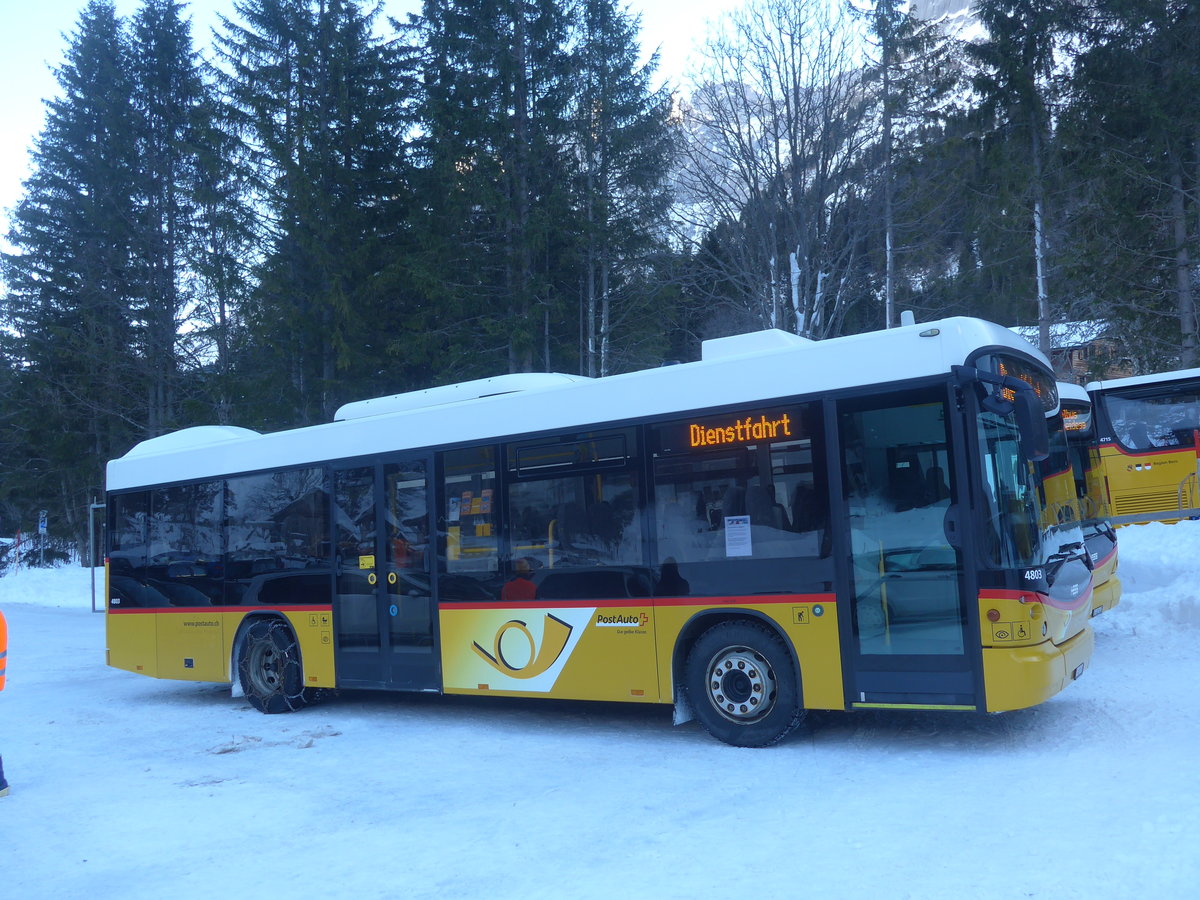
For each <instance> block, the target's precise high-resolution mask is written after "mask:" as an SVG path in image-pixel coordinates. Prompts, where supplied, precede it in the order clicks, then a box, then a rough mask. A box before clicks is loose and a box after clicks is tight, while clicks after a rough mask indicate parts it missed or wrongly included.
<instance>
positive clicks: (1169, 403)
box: [1100, 382, 1200, 453]
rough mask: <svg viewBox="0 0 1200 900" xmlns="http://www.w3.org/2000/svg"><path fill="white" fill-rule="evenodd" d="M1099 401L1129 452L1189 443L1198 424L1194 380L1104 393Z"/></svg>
mask: <svg viewBox="0 0 1200 900" xmlns="http://www.w3.org/2000/svg"><path fill="white" fill-rule="evenodd" d="M1100 402H1101V403H1103V404H1104V407H1105V410H1106V412H1107V413H1108V418H1109V421H1110V422H1112V428H1113V435H1114V437H1116V439H1117V440H1118V441H1119V442H1120V443H1121V445H1122V446H1123V447H1124V448H1125V449H1126V450H1128V451H1130V452H1132V453H1145V452H1149V451H1152V450H1160V449H1171V450H1179V449H1183V448H1186V447H1191V446H1193V443H1194V441H1193V438H1194V433H1195V429H1197V428H1200V416H1198V415H1197V410H1200V391H1198V390H1197V389H1196V386H1195V384H1194V382H1193V383H1191V384H1190V385H1188V386H1185V387H1181V388H1177V389H1172V388H1171V387H1170V386H1169V385H1159V386H1156V387H1154V388H1152V389H1150V390H1149V391H1148V390H1147V389H1145V388H1142V389H1140V390H1136V391H1129V392H1127V393H1125V392H1122V393H1111V394H1105V395H1103V396H1102V397H1101V399H1100Z"/></svg>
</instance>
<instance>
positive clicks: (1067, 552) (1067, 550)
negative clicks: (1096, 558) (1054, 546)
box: [1046, 541, 1092, 584]
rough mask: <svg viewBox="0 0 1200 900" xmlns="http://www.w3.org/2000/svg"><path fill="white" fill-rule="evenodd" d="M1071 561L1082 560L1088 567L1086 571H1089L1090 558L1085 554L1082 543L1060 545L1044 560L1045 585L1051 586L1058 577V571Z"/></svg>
mask: <svg viewBox="0 0 1200 900" xmlns="http://www.w3.org/2000/svg"><path fill="white" fill-rule="evenodd" d="M1072 559H1078V560H1082V562H1083V564H1084V565H1085V566H1087V567H1088V571H1091V569H1092V556H1091V554H1090V553H1088V552H1087V549H1086V548H1085V547H1084V545H1083V541H1073V542H1072V543H1070V544H1060V545H1059V547H1058V550H1056V551H1055V552H1054V553H1051V554H1050V556H1048V557H1047V558H1046V583H1047V584H1053V583H1054V580H1055V579H1056V578H1057V577H1058V573H1059V570H1060V569H1062V567H1063V566H1064V565H1066V563H1067V562H1068V561H1069V560H1072Z"/></svg>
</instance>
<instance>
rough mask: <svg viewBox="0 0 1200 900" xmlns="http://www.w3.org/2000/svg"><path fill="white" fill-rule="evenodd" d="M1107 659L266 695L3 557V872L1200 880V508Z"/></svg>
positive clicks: (448, 890) (152, 887)
mask: <svg viewBox="0 0 1200 900" xmlns="http://www.w3.org/2000/svg"><path fill="white" fill-rule="evenodd" d="M1120 537H1121V545H1120V552H1121V570H1120V574H1121V577H1122V579H1123V581H1124V584H1125V596H1124V599H1123V600H1122V603H1121V605H1120V606H1119V607H1118V608H1117V609H1116V610H1114V611H1113V612H1112V613H1109V614H1107V615H1106V616H1104V617H1102V618H1101V619H1099V620H1097V621H1096V623H1095V627H1096V635H1097V640H1096V653H1095V657H1094V659H1093V662H1092V666H1091V669H1090V670H1089V671H1088V672H1087V673H1085V675H1084V676H1083V678H1082V679H1081V680H1080V681H1078V682H1077V683H1075V684H1073V685H1071V686H1070V687H1069V688H1068V689H1067V690H1066V691H1065V692H1063V693H1062V694H1061V695H1059V696H1057V697H1055V698H1053V699H1052V700H1050V701H1049V702H1047V703H1045V704H1043V705H1042V706H1040V707H1037V708H1035V709H1030V710H1025V711H1021V712H1017V713H1009V714H1004V715H999V716H981V715H974V714H946V713H943V714H936V713H929V712H890V711H889V712H858V713H820V714H812V715H810V717H809V720H808V723H807V725H806V726H805V727H804V728H803V729H802V730H801V731H800V732H798V733H797V734H796V735H795V736H793V737H792V738H790V739H789V740H788V741H787V742H786V743H784V744H782V745H781V746H778V747H775V748H772V749H768V750H739V749H735V748H732V747H728V746H725V745H723V744H720V743H717V742H716V741H714V740H712V739H711V738H709V737H708V736H707V735H705V734H704V733H703V731H702V730H701V729H700V728H699V727H698V726H697V725H696V724H695V723H691V724H688V725H684V726H679V727H675V726H672V724H671V714H670V711H669V709H667V708H665V707H663V708H659V707H652V708H647V707H634V706H624V705H616V704H585V703H553V702H547V701H517V700H499V699H492V698H483V699H481V698H452V697H437V696H406V695H387V694H372V693H365V692H355V693H344V694H342V695H341V696H339V697H336V698H333V699H330V700H328V701H326V702H323V703H320V704H318V705H316V706H314V707H312V708H310V709H308V710H305V711H303V712H300V713H297V714H294V715H284V716H264V715H262V714H260V713H258V712H255V711H254V710H252V709H251V708H250V707H249V706H248V705H247V703H246V702H245V700H242V699H231V698H230V696H229V690H228V687H222V686H219V685H207V684H191V683H182V682H171V681H157V680H154V679H149V678H141V677H138V676H136V675H133V674H130V673H127V672H120V671H116V670H113V669H109V668H107V667H106V666H105V665H104V622H103V616H101V615H98V614H93V613H91V612H90V611H89V603H90V587H89V573H88V571H87V570H81V569H78V568H66V569H58V570H52V571H40V570H23V571H20V572H16V573H10V574H9V575H7V576H5V577H4V578H0V609H3V611H4V613H5V615H6V616H7V618H8V621H9V627H10V633H11V637H10V653H9V668H8V673H9V675H8V677H9V684H8V689H6V690H5V691H4V693H3V694H0V753H2V754H3V757H4V766H5V772H6V774H7V776H8V779H9V781H10V782H11V783H12V794H11V796H9V797H7V798H5V799H3V800H0V860H2V869H0V870H2V873H3V874H2V879H3V880H2V884H3V892H4V895H5V896H6V897H11V898H14V900H16V898H40V897H55V898H59V897H81V898H83V897H86V898H89V900H102V898H109V897H112V898H118V897H119V898H140V897H146V898H151V897H153V898H163V897H199V896H205V897H241V896H247V895H250V894H264V893H269V894H271V895H277V896H279V895H281V896H288V897H300V898H303V897H322V896H331V895H344V896H355V897H404V898H415V897H487V898H489V900H497V898H508V897H513V898H541V897H545V898H560V897H609V896H613V895H622V896H625V897H656V898H657V897H680V898H683V897H688V898H691V897H730V896H737V895H739V894H742V895H744V894H745V893H749V892H753V893H755V894H757V895H761V896H766V897H784V896H787V897H810V896H811V897H817V896H822V897H839V898H840V897H862V898H892V897H912V898H937V897H946V898H951V897H953V898H956V900H958V898H962V897H1046V898H1055V900H1059V898H1067V897H1080V898H1085V897H1086V898H1096V897H1114V898H1115V897H1132V896H1145V897H1153V898H1174V897H1179V898H1183V897H1193V896H1195V895H1196V891H1197V883H1200V766H1198V761H1200V702H1198V701H1197V688H1196V685H1197V683H1198V682H1200V652H1198V648H1197V642H1198V640H1200V523H1197V522H1185V523H1181V524H1179V525H1173V526H1165V525H1149V526H1141V527H1137V528H1128V529H1124V530H1123V531H1122V532H1121V533H1120Z"/></svg>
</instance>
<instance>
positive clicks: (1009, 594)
mask: <svg viewBox="0 0 1200 900" xmlns="http://www.w3.org/2000/svg"><path fill="white" fill-rule="evenodd" d="M979 599H980V600H1020V601H1021V602H1022V603H1042V604H1044V605H1046V606H1052V607H1054V608H1055V609H1066V610H1071V609H1079V608H1080V607H1081V606H1083V605H1084V604H1085V603H1087V602H1089V601H1090V600H1091V599H1092V586H1091V585H1090V584H1089V585H1088V589H1087V590H1086V591H1084V592H1083V594H1081V595H1080V596H1079V597H1077V598H1075V599H1074V600H1071V601H1070V602H1064V601H1062V600H1055V599H1053V598H1052V597H1050V595H1049V594H1043V593H1041V592H1040V591H1010V590H999V589H993V588H988V589H986V590H982V591H980V592H979Z"/></svg>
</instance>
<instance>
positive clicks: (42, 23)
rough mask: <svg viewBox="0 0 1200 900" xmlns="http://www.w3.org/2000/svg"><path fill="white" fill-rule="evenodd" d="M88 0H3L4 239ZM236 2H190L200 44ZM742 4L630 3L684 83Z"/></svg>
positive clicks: (699, 0) (122, 6)
mask: <svg viewBox="0 0 1200 900" xmlns="http://www.w3.org/2000/svg"><path fill="white" fill-rule="evenodd" d="M85 2H86V0H0V84H3V85H5V90H4V91H3V92H0V128H2V129H3V134H4V139H3V141H0V233H4V232H7V230H8V226H7V223H8V214H7V211H8V210H9V209H11V208H12V207H13V206H14V205H15V204H16V202H17V200H18V198H19V197H20V194H21V182H22V180H23V179H24V178H25V177H27V175H28V174H29V150H30V147H31V146H32V144H33V142H34V139H35V138H36V137H37V134H38V133H39V132H40V131H41V128H42V124H43V121H44V118H45V109H44V106H43V100H44V99H46V98H48V97H51V96H55V95H56V93H57V90H58V84H57V82H56V81H55V80H54V77H53V74H52V70H53V68H54V67H56V66H58V65H59V64H60V63H61V62H62V58H63V52H64V50H65V49H66V44H67V41H66V38H65V37H64V35H69V34H70V33H71V32H73V31H74V30H75V25H76V22H77V21H78V18H79V12H80V10H82V9H83V7H84V5H85ZM233 2H234V0H190V2H189V4H188V10H189V12H190V14H191V17H192V20H193V25H192V34H193V38H194V39H195V41H196V43H197V45H202V44H204V43H207V40H208V36H209V35H210V34H211V29H212V28H213V27H214V26H215V25H216V24H217V22H218V20H217V15H218V14H224V15H229V16H232V14H233ZM739 3H740V0H628V2H627V6H628V8H629V9H630V10H631V11H633V12H634V13H638V14H640V15H641V16H642V24H643V37H644V46H645V47H646V48H647V52H649V51H652V50H653V49H655V48H658V49H659V50H660V54H661V56H660V59H661V64H660V71H661V72H663V73H664V75H666V76H667V77H669V78H670V79H671V80H672V81H677V80H679V79H680V78H681V77H682V74H683V73H684V72H685V71H686V69H687V67H688V63H689V59H690V57H691V56H692V52H693V49H694V47H695V46H696V44H697V42H699V41H701V40H702V38H703V35H704V31H705V25H706V23H707V22H708V21H709V20H710V19H713V18H716V17H717V16H719V15H720V14H721V13H723V12H725V11H727V10H730V9H733V8H735V7H736V6H737V5H739ZM139 6H140V3H139V2H138V0H116V7H117V12H118V14H119V15H122V16H131V15H132V14H133V13H134V12H135V11H136V10H137V9H138V7H139ZM419 9H420V0H385V10H386V12H387V14H388V15H392V16H396V17H397V18H402V17H403V16H404V14H405V13H407V12H410V11H411V12H415V11H417V10H419Z"/></svg>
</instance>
